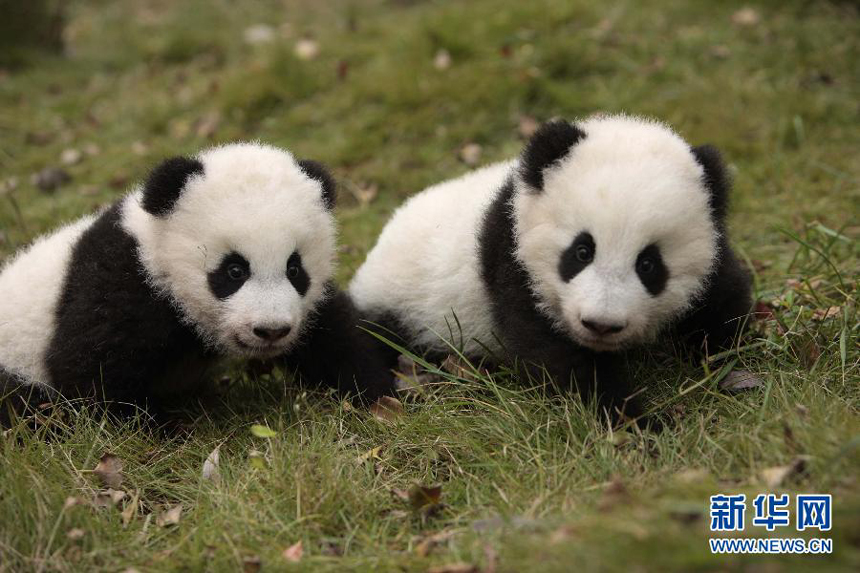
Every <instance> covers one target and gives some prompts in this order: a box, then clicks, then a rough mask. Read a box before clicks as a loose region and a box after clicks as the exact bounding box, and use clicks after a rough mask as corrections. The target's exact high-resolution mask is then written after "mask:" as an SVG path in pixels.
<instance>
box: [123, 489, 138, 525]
mask: <svg viewBox="0 0 860 573" xmlns="http://www.w3.org/2000/svg"><path fill="white" fill-rule="evenodd" d="M139 500H140V490H134V495H132V496H131V501H129V502H128V503H127V504H126V506H125V509H123V510H122V526H123V527H128V524H129V523H131V520H132V519H134V516H135V515H137V508H138V505H139V503H138V502H139Z"/></svg>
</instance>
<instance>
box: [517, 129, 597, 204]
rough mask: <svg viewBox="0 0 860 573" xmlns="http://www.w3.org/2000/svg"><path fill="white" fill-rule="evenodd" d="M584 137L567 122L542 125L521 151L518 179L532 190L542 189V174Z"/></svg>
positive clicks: (580, 131)
mask: <svg viewBox="0 0 860 573" xmlns="http://www.w3.org/2000/svg"><path fill="white" fill-rule="evenodd" d="M584 137H585V132H584V131H582V130H581V129H579V128H578V127H576V126H575V125H573V124H572V123H570V122H568V121H562V120H558V121H551V122H548V123H545V124H543V125H542V126H540V128H539V129H538V130H537V131H536V132H535V134H534V135H533V136H532V137H531V139H530V140H529V142H528V144H527V145H526V148H525V151H523V156H522V162H521V167H520V177H522V179H523V181H525V182H526V183H528V184H529V185H530V186H531V187H532V188H533V189H536V190H538V191H540V190H542V189H543V172H544V170H546V169H547V168H548V167H551V166H552V165H553V164H555V163H557V162H559V161H561V160H562V159H563V158H564V157H565V156H566V155H567V154H568V153H570V148H571V147H573V146H574V145H576V144H577V143H578V142H579V141H581V140H582V139H583V138H584Z"/></svg>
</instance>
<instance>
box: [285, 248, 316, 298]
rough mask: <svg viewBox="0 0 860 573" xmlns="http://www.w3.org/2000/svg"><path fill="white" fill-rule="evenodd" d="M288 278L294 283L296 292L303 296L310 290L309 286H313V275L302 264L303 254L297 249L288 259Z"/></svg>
mask: <svg viewBox="0 0 860 573" xmlns="http://www.w3.org/2000/svg"><path fill="white" fill-rule="evenodd" d="M287 278H288V279H289V280H290V282H291V283H292V285H293V287H294V288H295V289H296V292H297V293H299V295H301V296H305V293H306V292H308V287H310V286H311V277H309V276H308V273H307V272H306V271H305V267H303V266H302V256H301V255H300V254H299V253H298V251H295V252H294V253H293V254H292V255H290V258H289V259H287Z"/></svg>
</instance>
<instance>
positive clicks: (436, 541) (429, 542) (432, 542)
mask: <svg viewBox="0 0 860 573" xmlns="http://www.w3.org/2000/svg"><path fill="white" fill-rule="evenodd" d="M456 534H457V532H456V531H454V530H452V529H445V530H442V531H440V532H438V533H434V534H433V535H429V536H427V537H425V538H424V539H422V540H421V542H420V543H418V545H416V546H415V553H416V554H417V555H418V556H419V557H427V556H428V555H429V554H430V552H431V551H433V548H434V547H436V546H437V545H441V544H443V543H445V542H446V541H448V540H449V539H451V538H452V537H454V535H456Z"/></svg>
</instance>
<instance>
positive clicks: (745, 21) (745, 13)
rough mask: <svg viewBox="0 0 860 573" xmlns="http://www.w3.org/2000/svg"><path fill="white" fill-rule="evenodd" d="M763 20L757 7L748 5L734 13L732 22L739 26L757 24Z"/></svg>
mask: <svg viewBox="0 0 860 573" xmlns="http://www.w3.org/2000/svg"><path fill="white" fill-rule="evenodd" d="M760 21H761V16H759V13H758V11H756V9H755V8H751V7H749V6H746V7H744V8H741V9H740V10H738V11H737V12H735V13H734V14H732V23H733V24H735V25H737V26H743V27H749V26H755V25H756V24H758V23H759V22H760Z"/></svg>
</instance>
